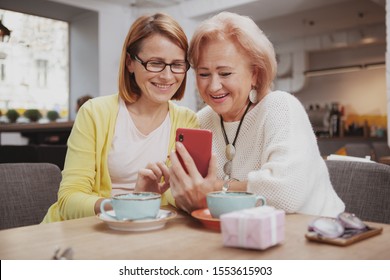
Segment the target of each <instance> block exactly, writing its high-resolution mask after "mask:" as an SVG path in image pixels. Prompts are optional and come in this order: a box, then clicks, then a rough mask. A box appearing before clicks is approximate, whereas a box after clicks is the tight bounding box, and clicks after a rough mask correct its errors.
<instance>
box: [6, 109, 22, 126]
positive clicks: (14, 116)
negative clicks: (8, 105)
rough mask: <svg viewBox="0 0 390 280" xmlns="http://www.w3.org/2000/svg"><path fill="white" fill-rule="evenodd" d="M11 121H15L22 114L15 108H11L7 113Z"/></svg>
mask: <svg viewBox="0 0 390 280" xmlns="http://www.w3.org/2000/svg"><path fill="white" fill-rule="evenodd" d="M5 115H6V116H7V118H8V120H9V122H10V123H15V122H16V120H17V119H18V118H19V117H20V114H19V113H18V111H16V110H15V109H9V110H8V111H7V113H6V114H5Z"/></svg>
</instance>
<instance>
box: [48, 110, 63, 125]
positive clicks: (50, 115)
mask: <svg viewBox="0 0 390 280" xmlns="http://www.w3.org/2000/svg"><path fill="white" fill-rule="evenodd" d="M46 117H47V118H48V119H49V121H51V122H55V121H56V120H57V119H58V118H59V117H60V114H58V112H57V111H54V110H51V111H48V112H47V114H46Z"/></svg>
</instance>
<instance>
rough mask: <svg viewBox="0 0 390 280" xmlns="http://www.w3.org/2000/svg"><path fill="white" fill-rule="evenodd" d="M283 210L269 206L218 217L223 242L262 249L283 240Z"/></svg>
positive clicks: (234, 245)
mask: <svg viewBox="0 0 390 280" xmlns="http://www.w3.org/2000/svg"><path fill="white" fill-rule="evenodd" d="M285 216H286V215H285V212H284V211H283V210H277V209H275V208H274V207H271V206H261V207H256V208H250V209H244V210H240V211H235V212H231V213H227V214H223V215H221V217H220V220H221V231H222V238H223V244H224V245H225V246H228V247H241V248H250V249H260V250H264V249H267V248H269V247H271V246H274V245H276V244H279V243H281V242H283V241H284V223H285Z"/></svg>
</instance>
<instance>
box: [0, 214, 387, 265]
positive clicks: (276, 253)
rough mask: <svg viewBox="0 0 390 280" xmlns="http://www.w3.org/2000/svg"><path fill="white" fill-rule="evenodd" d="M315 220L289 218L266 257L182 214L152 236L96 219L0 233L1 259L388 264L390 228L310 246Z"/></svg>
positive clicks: (314, 243)
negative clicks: (62, 253) (62, 252)
mask: <svg viewBox="0 0 390 280" xmlns="http://www.w3.org/2000/svg"><path fill="white" fill-rule="evenodd" d="M312 219H313V217H312V216H306V215H299V214H292V215H287V217H286V230H285V233H286V238H285V241H284V243H283V244H281V245H278V246H275V247H272V248H269V249H267V250H265V251H257V250H246V249H240V248H228V247H224V246H223V244H222V236H221V233H219V232H215V231H212V230H209V229H206V228H204V227H203V226H202V225H201V224H200V223H199V222H198V221H197V220H195V219H194V218H192V217H190V216H188V215H186V214H179V215H178V216H177V217H176V218H174V219H172V220H170V221H169V222H168V223H167V225H166V226H165V228H162V229H160V230H155V231H148V232H123V231H115V230H111V229H110V228H108V227H107V225H106V224H104V223H103V222H101V221H100V220H99V219H98V218H97V217H88V218H82V219H77V220H70V221H65V222H57V223H52V224H41V225H34V226H27V227H20V228H14V229H7V230H2V231H0V259H2V260H5V259H26V260H30V259H50V258H52V256H53V252H54V249H55V248H56V246H60V247H61V248H66V247H68V246H71V247H72V248H73V250H74V256H73V257H74V259H88V260H96V259H114V260H122V259H139V260H142V259H144V260H154V259H161V260H163V259H166V260H172V259H173V260H178V259H184V260H194V259H200V260H204V259H215V260H216V259H268V260H272V259H279V260H289V259H301V260H302V259H303V260H305V259H386V260H389V259H390V242H389V240H390V225H385V224H373V223H369V224H370V225H372V226H381V227H383V232H382V233H381V234H380V235H378V236H374V237H371V238H369V239H366V240H364V241H361V242H358V243H355V244H352V245H350V246H347V247H339V246H334V245H328V244H322V243H316V242H310V241H307V240H306V239H305V237H304V234H305V232H306V229H307V225H308V223H309V222H310V221H311V220H312Z"/></svg>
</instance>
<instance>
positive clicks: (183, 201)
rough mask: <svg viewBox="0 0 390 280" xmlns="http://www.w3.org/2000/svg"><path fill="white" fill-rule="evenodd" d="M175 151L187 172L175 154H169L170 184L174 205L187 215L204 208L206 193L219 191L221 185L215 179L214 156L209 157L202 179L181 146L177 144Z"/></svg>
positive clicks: (220, 182)
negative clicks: (206, 172)
mask: <svg viewBox="0 0 390 280" xmlns="http://www.w3.org/2000/svg"><path fill="white" fill-rule="evenodd" d="M176 150H177V153H179V154H180V157H181V159H182V161H183V164H184V165H185V166H186V169H187V170H188V173H187V172H186V171H185V170H184V168H183V166H182V165H181V163H180V160H179V158H178V156H177V154H176V152H171V154H170V159H171V163H172V165H171V167H170V168H169V172H170V183H171V192H172V195H173V197H174V198H175V202H176V205H177V206H178V207H179V208H181V209H183V210H184V211H186V212H187V213H191V212H192V211H193V210H196V209H200V208H206V207H207V202H206V195H207V193H209V192H211V191H215V190H219V189H221V188H222V183H223V182H222V181H220V180H217V177H216V159H215V155H212V156H211V160H210V163H209V169H208V174H207V176H206V177H205V178H203V177H202V175H201V174H200V173H199V171H198V169H197V167H196V165H195V163H194V160H193V159H192V157H191V156H190V154H189V153H188V151H187V150H186V148H185V147H184V146H183V144H181V143H180V142H177V143H176Z"/></svg>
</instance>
